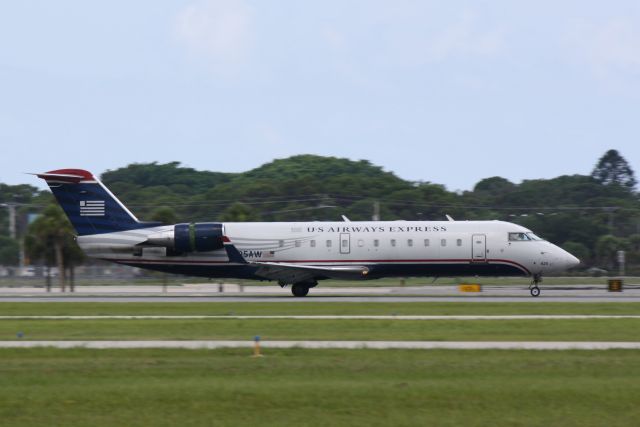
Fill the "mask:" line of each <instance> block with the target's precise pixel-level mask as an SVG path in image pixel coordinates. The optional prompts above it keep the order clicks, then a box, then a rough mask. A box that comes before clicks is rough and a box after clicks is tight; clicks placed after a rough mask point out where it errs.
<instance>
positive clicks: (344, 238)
mask: <svg viewBox="0 0 640 427" xmlns="http://www.w3.org/2000/svg"><path fill="white" fill-rule="evenodd" d="M340 253H341V254H348V253H351V234H349V233H340Z"/></svg>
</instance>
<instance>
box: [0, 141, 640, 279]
mask: <svg viewBox="0 0 640 427" xmlns="http://www.w3.org/2000/svg"><path fill="white" fill-rule="evenodd" d="M101 179H102V181H103V182H104V183H105V185H107V186H108V187H109V188H110V189H111V190H112V192H113V193H114V194H116V195H117V196H118V198H120V199H121V200H122V202H123V203H124V204H125V205H127V206H128V207H129V208H130V209H131V210H132V211H133V212H134V213H135V214H136V216H138V218H140V219H143V220H154V221H162V222H164V223H176V222H198V221H314V220H317V221H325V220H340V218H341V215H346V216H347V217H348V218H349V219H351V220H370V219H371V218H372V216H373V215H374V213H377V214H378V215H379V216H378V217H379V218H380V219H382V220H396V219H404V220H441V219H445V215H450V216H452V217H454V218H455V219H456V220H489V219H498V220H505V221H510V222H514V223H517V224H521V225H523V226H525V227H528V228H530V229H532V230H534V231H535V232H536V233H537V234H539V235H541V236H543V237H544V238H546V239H548V240H550V241H552V242H554V243H556V244H559V245H560V246H562V247H564V248H565V249H567V250H569V251H570V252H572V253H573V254H575V255H576V256H578V257H579V258H580V259H581V260H583V265H584V266H600V267H604V268H608V269H613V268H615V266H616V257H615V254H616V251H618V250H625V251H627V263H628V266H629V267H630V269H631V271H635V272H640V199H639V194H638V192H637V191H636V184H637V182H636V178H635V175H634V171H633V169H632V168H631V166H630V165H629V163H628V162H627V161H626V160H625V159H624V158H623V157H622V155H621V154H620V153H618V152H617V151H616V150H609V151H607V152H606V153H605V154H604V155H603V156H602V157H601V158H600V159H599V160H597V162H595V166H594V168H593V171H592V173H591V174H590V175H563V176H559V177H556V178H552V179H535V180H525V181H523V182H521V183H519V184H518V183H513V182H510V181H509V180H507V179H505V178H502V177H499V176H495V177H489V178H486V179H483V180H481V181H480V182H478V183H477V184H476V185H475V186H474V188H473V189H472V190H470V191H462V192H453V191H449V190H447V189H446V188H445V187H444V186H443V185H440V184H436V183H432V182H423V181H418V182H414V181H406V180H403V179H401V178H399V177H397V176H396V175H395V174H393V173H392V172H388V171H384V170H383V169H382V168H381V167H379V166H376V165H373V164H371V163H370V162H369V161H366V160H359V161H352V160H348V159H342V158H335V157H321V156H314V155H299V156H293V157H289V158H287V159H278V160H274V161H272V162H270V163H267V164H265V165H263V166H260V167H258V168H256V169H253V170H250V171H248V172H244V173H222V172H209V171H197V170H195V169H192V168H188V167H184V166H182V165H181V164H180V163H179V162H171V163H166V164H158V163H146V164H131V165H128V166H126V167H123V168H119V169H116V170H112V171H108V172H105V173H104V174H103V175H102V177H101ZM8 202H13V203H19V208H18V218H19V220H18V229H19V235H21V236H26V239H25V242H26V243H25V248H26V249H27V253H28V255H30V257H31V260H32V261H38V260H39V261H44V262H49V263H51V264H52V265H53V264H60V263H59V262H57V261H56V255H55V253H53V252H54V251H56V250H57V251H58V256H60V257H62V256H64V254H63V253H64V251H62V252H61V249H60V248H58V249H55V248H56V244H55V243H52V242H60V244H61V245H62V248H67V247H72V246H74V245H73V240H72V239H71V240H69V239H68V237H69V236H70V235H71V232H72V231H71V230H72V229H71V228H70V225H69V224H68V223H67V222H66V218H65V217H64V216H63V215H60V214H61V211H60V210H59V208H57V206H55V204H53V207H50V206H49V205H52V196H51V194H50V193H49V192H48V191H44V192H41V191H38V190H37V189H36V188H35V187H32V186H28V185H20V186H7V185H4V184H0V204H2V203H5V204H6V203H8ZM56 209H57V210H56ZM33 213H41V214H42V215H40V216H39V217H38V218H37V219H36V220H35V221H33V222H32V223H31V225H28V224H27V218H28V214H33ZM54 215H57V218H58V221H59V223H57V225H56V223H55V222H54V223H53V225H52V224H49V225H48V226H44V225H43V222H45V218H48V217H51V216H54ZM56 230H57V231H56ZM59 230H65V231H64V232H62V233H60V232H59ZM57 232H58V234H56V233H57ZM52 236H53V237H52ZM47 239H49V240H47ZM51 239H53V240H51ZM56 239H57V240H56ZM29 242H31V243H29ZM34 242H35V243H34ZM44 242H48V243H44ZM18 246H19V245H18V243H17V242H15V241H14V240H12V239H11V238H10V237H9V236H8V210H7V209H0V264H5V265H11V264H15V263H16V262H17V253H16V248H17V247H18ZM41 246H44V248H42V247H41ZM47 251H48V252H47ZM67 253H68V254H67V255H66V256H67V257H69V262H68V263H67V264H71V265H74V264H77V263H78V262H80V261H79V259H80V258H79V255H78V254H77V253H76V252H73V251H71V250H67ZM61 254H62V255H61Z"/></svg>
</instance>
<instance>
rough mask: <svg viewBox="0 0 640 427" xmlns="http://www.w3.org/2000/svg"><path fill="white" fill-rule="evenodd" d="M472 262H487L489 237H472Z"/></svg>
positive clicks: (477, 235)
mask: <svg viewBox="0 0 640 427" xmlns="http://www.w3.org/2000/svg"><path fill="white" fill-rule="evenodd" d="M471 260H472V261H474V262H486V261H487V236H486V235H485V234H474V235H473V236H471Z"/></svg>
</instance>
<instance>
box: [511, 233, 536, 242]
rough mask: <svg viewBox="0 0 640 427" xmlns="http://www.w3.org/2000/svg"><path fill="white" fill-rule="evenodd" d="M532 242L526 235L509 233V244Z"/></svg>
mask: <svg viewBox="0 0 640 427" xmlns="http://www.w3.org/2000/svg"><path fill="white" fill-rule="evenodd" d="M529 240H532V239H531V238H530V237H529V236H528V235H527V233H509V241H510V242H526V241H529Z"/></svg>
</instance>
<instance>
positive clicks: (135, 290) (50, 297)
mask: <svg viewBox="0 0 640 427" xmlns="http://www.w3.org/2000/svg"><path fill="white" fill-rule="evenodd" d="M541 290H542V292H541V294H540V296H539V297H537V298H534V297H531V296H530V294H529V290H528V287H527V286H523V285H503V286H483V288H482V292H460V290H459V289H458V287H457V286H444V285H434V286H429V285H427V286H407V287H361V286H354V287H335V288H329V287H322V286H319V287H317V288H313V289H311V290H310V292H309V295H308V296H307V297H304V298H294V297H293V296H292V295H291V293H290V290H289V289H280V288H279V287H278V286H275V285H272V286H245V287H241V286H238V285H233V284H225V285H217V284H197V285H193V284H185V285H182V286H170V287H168V288H166V291H165V289H163V288H162V287H161V286H140V285H129V286H127V285H123V286H82V287H78V288H77V290H76V292H74V293H69V292H66V293H61V292H60V290H59V289H57V288H54V289H53V290H52V292H50V293H48V292H46V290H45V289H44V288H42V287H9V286H4V287H0V302H10V301H13V302H264V303H278V302H293V301H295V302H300V303H313V302H400V303H402V302H457V301H465V302H480V303H481V302H536V303H538V302H539V303H544V302H640V285H638V284H629V285H625V288H624V291H623V292H608V291H607V289H606V287H605V285H604V284H602V285H586V284H585V285H567V286H558V285H549V286H544V285H543V286H541Z"/></svg>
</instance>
